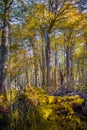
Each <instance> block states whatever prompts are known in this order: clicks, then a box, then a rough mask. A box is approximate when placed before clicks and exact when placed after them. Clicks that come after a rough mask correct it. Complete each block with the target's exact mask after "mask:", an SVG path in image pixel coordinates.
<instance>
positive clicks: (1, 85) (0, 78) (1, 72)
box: [0, 0, 10, 94]
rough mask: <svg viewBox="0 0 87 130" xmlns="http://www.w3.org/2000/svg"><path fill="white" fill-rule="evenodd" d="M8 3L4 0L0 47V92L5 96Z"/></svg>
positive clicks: (7, 0)
mask: <svg viewBox="0 0 87 130" xmlns="http://www.w3.org/2000/svg"><path fill="white" fill-rule="evenodd" d="M9 1H10V0H4V5H5V11H4V22H3V30H2V42H1V46H0V92H1V93H3V94H5V92H6V87H7V63H8V56H7V53H8V36H9V25H8V24H9V11H10V7H9Z"/></svg>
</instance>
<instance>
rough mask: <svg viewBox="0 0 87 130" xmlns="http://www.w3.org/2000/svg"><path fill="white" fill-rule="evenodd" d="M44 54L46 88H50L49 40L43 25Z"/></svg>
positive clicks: (46, 29)
mask: <svg viewBox="0 0 87 130" xmlns="http://www.w3.org/2000/svg"><path fill="white" fill-rule="evenodd" d="M44 39H45V52H46V87H49V86H50V39H49V33H48V28H47V25H46V24H45V31H44Z"/></svg>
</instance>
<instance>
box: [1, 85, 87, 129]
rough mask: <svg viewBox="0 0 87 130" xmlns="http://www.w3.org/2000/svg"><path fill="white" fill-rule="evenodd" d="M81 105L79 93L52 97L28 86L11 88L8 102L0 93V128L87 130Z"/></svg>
mask: <svg viewBox="0 0 87 130" xmlns="http://www.w3.org/2000/svg"><path fill="white" fill-rule="evenodd" d="M11 101H12V103H11ZM84 104H85V99H84V98H82V97H81V96H80V95H78V94H77V95H71V96H69V95H64V96H52V95H48V94H47V93H46V91H45V90H44V89H40V88H39V89H37V88H33V87H30V88H28V89H26V90H25V91H24V92H19V91H17V90H13V92H12V99H10V92H9V91H8V93H7V101H4V97H3V96H2V95H1V96H0V130H87V111H86V109H85V107H84ZM10 109H11V110H12V111H10Z"/></svg>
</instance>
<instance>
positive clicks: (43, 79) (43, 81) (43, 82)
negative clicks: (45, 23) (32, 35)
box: [42, 47, 45, 86]
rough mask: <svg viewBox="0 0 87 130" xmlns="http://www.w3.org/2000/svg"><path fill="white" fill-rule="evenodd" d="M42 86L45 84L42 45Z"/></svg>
mask: <svg viewBox="0 0 87 130" xmlns="http://www.w3.org/2000/svg"><path fill="white" fill-rule="evenodd" d="M42 86H45V57H44V49H43V47H42Z"/></svg>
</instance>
